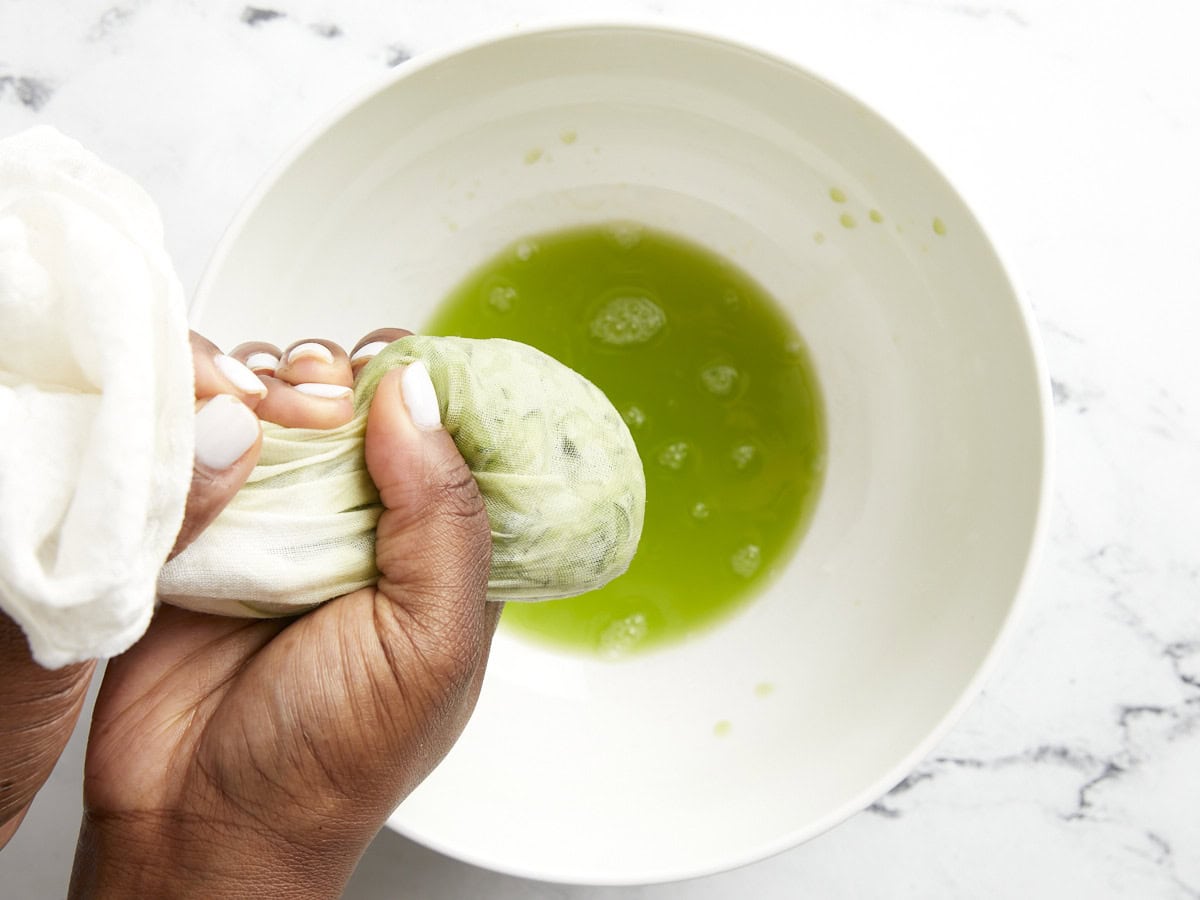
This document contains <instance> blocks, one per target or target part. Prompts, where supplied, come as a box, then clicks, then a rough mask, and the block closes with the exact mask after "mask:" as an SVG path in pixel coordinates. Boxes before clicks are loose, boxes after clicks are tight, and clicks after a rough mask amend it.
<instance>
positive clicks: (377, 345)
mask: <svg viewBox="0 0 1200 900" xmlns="http://www.w3.org/2000/svg"><path fill="white" fill-rule="evenodd" d="M386 346H387V341H371V343H369V344H363V345H362V346H361V347H359V348H358V349H357V350H355V351H354V355H353V356H351V357H350V362H357V361H358V360H360V359H366V358H367V357H370V356H375V355H377V354H378V353H379V351H380V350H382V349H383V348H384V347H386Z"/></svg>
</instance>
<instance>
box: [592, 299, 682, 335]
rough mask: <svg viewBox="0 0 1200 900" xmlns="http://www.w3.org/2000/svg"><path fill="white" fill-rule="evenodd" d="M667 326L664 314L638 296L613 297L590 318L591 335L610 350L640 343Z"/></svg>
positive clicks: (653, 303) (658, 307)
mask: <svg viewBox="0 0 1200 900" xmlns="http://www.w3.org/2000/svg"><path fill="white" fill-rule="evenodd" d="M666 323H667V314H666V313H664V312H663V311H662V307H661V306H659V305H658V304H657V303H655V302H654V301H653V300H651V299H650V298H649V297H645V296H641V295H638V294H629V295H622V296H619V297H614V298H613V299H611V300H609V301H608V302H607V303H605V304H604V305H603V306H602V307H600V311H599V312H598V313H596V315H595V316H594V317H593V318H592V322H591V334H592V337H594V338H595V339H596V340H598V341H600V342H601V343H604V344H610V345H612V346H614V347H628V346H631V345H634V344H644V343H646V341H648V340H650V339H651V338H652V337H654V336H655V335H656V334H658V333H659V332H660V331H662V328H663V326H664V325H665V324H666Z"/></svg>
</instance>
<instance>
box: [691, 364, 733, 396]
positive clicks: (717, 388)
mask: <svg viewBox="0 0 1200 900" xmlns="http://www.w3.org/2000/svg"><path fill="white" fill-rule="evenodd" d="M739 377H740V373H739V372H738V370H737V367H736V366H731V365H728V364H726V363H713V364H712V365H709V366H705V367H704V368H703V369H701V370H700V382H701V384H703V385H704V389H705V390H706V391H708V392H709V393H710V394H714V395H715V396H717V397H729V396H732V395H733V392H734V391H735V390H736V389H737V386H738V378H739Z"/></svg>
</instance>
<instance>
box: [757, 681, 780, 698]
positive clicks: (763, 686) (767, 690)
mask: <svg viewBox="0 0 1200 900" xmlns="http://www.w3.org/2000/svg"><path fill="white" fill-rule="evenodd" d="M773 693H775V685H773V684H771V682H769V681H760V682H759V683H758V684H756V685H755V686H754V696H755V697H770V696H771V695H772V694H773Z"/></svg>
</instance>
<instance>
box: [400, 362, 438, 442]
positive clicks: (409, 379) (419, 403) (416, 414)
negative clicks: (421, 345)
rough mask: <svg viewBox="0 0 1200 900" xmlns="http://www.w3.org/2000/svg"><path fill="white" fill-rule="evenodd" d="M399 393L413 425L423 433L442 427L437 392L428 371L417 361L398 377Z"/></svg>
mask: <svg viewBox="0 0 1200 900" xmlns="http://www.w3.org/2000/svg"><path fill="white" fill-rule="evenodd" d="M400 393H401V395H402V396H403V397H404V405H405V406H407V407H408V415H409V417H410V418H411V419H412V421H413V424H414V425H416V426H417V427H418V428H420V429H422V430H423V431H433V430H434V429H437V428H441V427H442V412H441V409H440V408H439V407H438V397H437V391H435V390H434V389H433V382H432V381H430V380H429V370H428V369H426V368H425V363H423V362H421V361H420V360H419V359H418V360H417V361H416V362H414V363H411V364H410V365H409V366H408V368H407V369H405V370H404V374H403V375H401V376H400Z"/></svg>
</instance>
